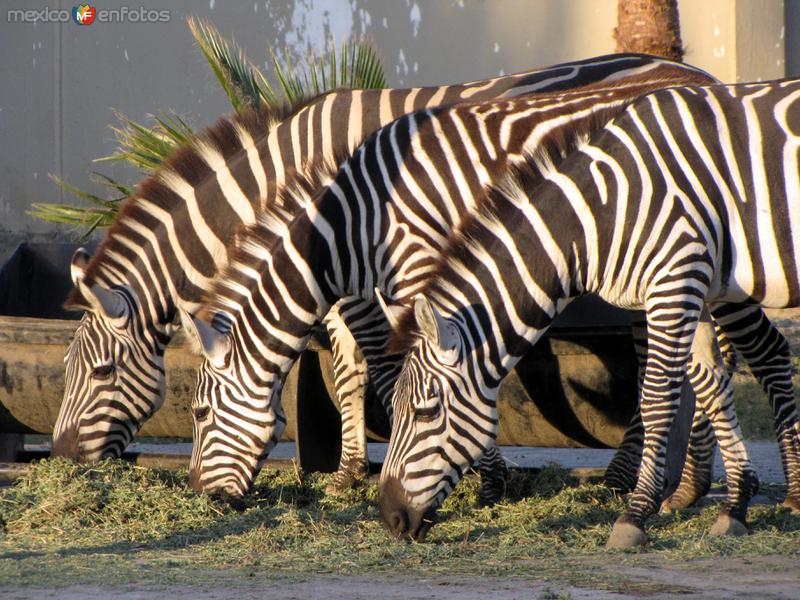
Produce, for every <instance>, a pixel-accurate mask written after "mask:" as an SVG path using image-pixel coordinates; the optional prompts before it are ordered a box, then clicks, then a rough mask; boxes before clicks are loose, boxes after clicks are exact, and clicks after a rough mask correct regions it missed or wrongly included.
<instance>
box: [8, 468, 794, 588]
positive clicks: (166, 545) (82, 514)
mask: <svg viewBox="0 0 800 600" xmlns="http://www.w3.org/2000/svg"><path fill="white" fill-rule="evenodd" d="M328 481H329V476H327V475H316V474H314V475H308V476H305V477H304V478H303V480H302V481H300V478H299V477H298V475H297V474H296V473H294V472H292V471H289V470H282V471H266V472H264V473H262V474H261V475H260V476H259V478H258V479H257V481H256V486H255V489H254V490H253V493H252V494H250V495H249V496H248V497H247V499H246V503H245V504H246V507H245V509H244V510H243V511H242V512H236V511H234V510H232V509H230V508H229V507H227V506H226V505H224V504H221V503H218V502H215V501H213V500H210V499H209V498H207V497H205V496H198V495H196V494H194V493H193V492H192V491H191V490H190V489H189V488H188V487H187V476H186V472H185V471H183V472H169V471H161V470H152V469H145V468H142V467H136V466H131V465H128V464H125V463H123V462H120V461H106V462H103V463H100V464H98V465H94V466H83V465H76V464H75V463H72V462H68V461H63V460H50V461H45V462H42V463H39V464H37V465H35V466H34V468H33V469H31V472H30V473H29V474H28V475H27V476H26V477H25V478H24V479H22V480H21V481H20V482H19V483H18V484H17V485H16V486H14V487H11V488H7V489H3V490H0V518H2V519H3V521H4V522H5V533H4V534H2V535H0V585H7V584H10V583H13V584H14V585H48V584H51V585H53V584H58V585H64V584H66V583H75V584H92V583H107V582H108V581H113V582H114V583H115V584H117V585H121V584H124V583H126V582H137V583H146V584H159V585H161V584H187V585H203V584H211V583H214V582H218V581H219V578H220V577H226V578H233V579H234V580H236V582H237V585H242V580H241V579H240V578H244V582H245V583H246V581H248V580H253V578H255V580H258V581H263V580H264V578H267V579H270V578H275V577H287V576H289V577H304V576H308V575H310V574H315V573H335V574H343V575H348V574H363V573H365V572H369V573H375V574H379V573H384V574H391V573H396V572H397V569H398V568H399V569H401V570H402V571H401V572H408V573H418V574H421V573H424V574H426V575H434V574H472V575H478V576H482V575H498V576H507V577H533V576H536V577H538V578H542V577H547V576H548V574H550V575H553V576H558V577H559V578H560V579H561V580H563V579H564V578H565V577H566V579H567V580H568V581H569V582H571V583H573V584H576V585H580V584H581V583H583V584H587V582H589V581H590V582H591V583H592V585H600V584H602V585H605V586H606V587H609V588H612V589H613V588H615V586H617V584H616V583H614V582H613V581H611V580H609V581H607V582H605V583H604V582H603V581H600V582H599V583H598V581H597V574H596V573H595V572H594V571H595V569H594V567H593V561H596V560H597V559H598V557H606V556H607V551H606V550H605V548H604V545H605V541H606V539H607V537H608V535H609V533H610V531H611V525H612V523H613V521H614V519H615V517H616V516H617V515H618V514H619V512H620V511H621V510H622V509H623V508H624V505H625V501H624V498H621V497H618V496H615V495H614V494H613V493H612V492H610V491H609V490H607V489H605V488H603V487H601V486H598V485H577V484H576V483H575V482H574V481H573V480H572V479H571V478H570V477H569V474H568V473H567V472H566V471H563V470H561V469H558V468H555V467H549V468H546V469H543V470H542V471H540V472H538V473H530V472H520V471H512V473H511V478H510V480H509V488H508V491H509V493H508V498H507V499H506V500H505V501H503V502H502V503H500V504H499V505H497V506H495V507H492V508H483V509H477V508H474V505H475V500H476V498H477V493H478V487H479V485H478V480H477V478H475V477H469V478H467V479H466V480H465V481H464V482H463V483H462V484H461V485H459V487H458V490H457V492H456V493H455V494H453V496H452V497H451V498H449V499H448V501H447V502H446V503H445V505H444V507H443V508H442V510H441V520H440V523H439V524H438V525H437V526H436V527H434V528H433V529H432V530H431V533H430V535H429V540H428V542H426V543H423V544H420V543H411V542H405V541H398V540H394V539H391V538H389V537H388V535H387V534H386V532H385V530H384V529H383V527H382V526H381V524H380V520H379V516H378V508H377V489H376V486H375V485H365V486H362V487H360V488H358V489H355V490H351V491H349V492H348V493H346V494H344V495H342V496H339V497H332V496H328V495H326V494H325V493H324V488H325V485H326V484H327V482H328ZM716 515H717V508H716V507H714V506H710V507H706V508H702V509H691V510H687V511H682V512H678V513H675V514H672V515H665V516H657V517H654V518H653V519H652V520H651V526H650V528H649V531H648V533H649V535H650V538H651V541H650V544H649V545H648V548H647V549H646V550H645V551H642V552H639V553H636V552H634V553H621V554H619V556H620V557H625V560H633V561H636V560H639V559H640V558H642V557H651V558H652V557H653V556H654V555H660V556H663V557H664V559H665V560H685V559H688V558H696V557H720V556H734V555H736V556H752V555H770V554H776V553H779V554H784V555H791V556H798V557H800V517H798V516H796V515H792V514H790V513H789V512H788V511H787V510H785V509H782V508H780V507H776V506H765V505H760V506H755V507H753V509H752V510H751V516H750V521H751V527H752V529H753V534H752V535H750V536H747V537H745V538H739V539H730V540H728V539H716V538H711V537H710V536H708V535H707V532H708V530H709V528H710V527H711V525H712V523H713V522H714V519H715V518H716ZM65 582H66V583H65Z"/></svg>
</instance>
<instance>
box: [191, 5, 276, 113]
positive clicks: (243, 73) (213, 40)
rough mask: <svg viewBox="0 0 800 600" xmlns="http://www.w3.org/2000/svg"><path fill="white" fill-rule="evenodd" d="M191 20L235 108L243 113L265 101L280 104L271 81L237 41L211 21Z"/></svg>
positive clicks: (200, 43)
mask: <svg viewBox="0 0 800 600" xmlns="http://www.w3.org/2000/svg"><path fill="white" fill-rule="evenodd" d="M188 23H189V29H190V30H191V32H192V36H193V37H194V39H195V42H197V46H198V47H199V48H200V52H202V54H203V56H204V57H205V59H206V61H207V62H208V64H209V66H210V67H211V70H212V71H213V73H214V75H215V76H216V78H217V81H219V84H220V86H221V87H222V90H223V91H224V92H225V94H226V95H227V96H228V99H229V100H230V103H231V106H232V107H233V110H235V111H236V112H237V113H241V112H242V111H244V110H245V109H247V108H248V107H254V108H258V107H259V106H261V102H262V101H266V102H267V103H268V104H276V103H277V101H278V100H277V96H276V95H275V92H274V91H273V89H272V87H271V86H270V85H269V82H267V80H266V79H265V78H264V75H263V74H262V73H261V71H259V69H258V67H256V66H255V65H254V64H253V63H251V62H250V60H249V59H248V58H247V57H246V56H245V54H244V52H243V51H242V49H241V48H240V47H239V46H238V45H237V44H236V43H235V42H233V41H228V40H226V39H225V38H224V37H222V35H221V34H220V33H219V31H218V30H217V29H216V28H215V27H214V26H213V25H211V24H210V23H208V22H207V21H203V20H201V19H195V18H194V17H189V18H188Z"/></svg>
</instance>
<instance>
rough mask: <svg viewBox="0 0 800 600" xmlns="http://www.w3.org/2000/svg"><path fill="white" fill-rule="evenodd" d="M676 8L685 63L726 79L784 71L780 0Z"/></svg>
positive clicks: (723, 0)
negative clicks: (678, 12)
mask: <svg viewBox="0 0 800 600" xmlns="http://www.w3.org/2000/svg"><path fill="white" fill-rule="evenodd" d="M679 11H680V17H681V30H682V37H683V42H684V46H685V47H686V57H685V60H686V62H689V63H691V64H694V65H697V66H698V67H701V68H704V69H706V70H707V71H709V72H710V73H712V74H713V75H715V76H716V77H719V78H720V79H721V80H722V81H724V82H727V83H733V82H741V81H757V80H767V79H777V78H780V77H783V76H784V75H785V66H786V60H785V59H786V54H785V48H784V39H785V28H784V3H783V0H702V1H698V0H680V1H679ZM794 16H795V17H796V16H797V15H794ZM789 17H790V18H792V15H789Z"/></svg>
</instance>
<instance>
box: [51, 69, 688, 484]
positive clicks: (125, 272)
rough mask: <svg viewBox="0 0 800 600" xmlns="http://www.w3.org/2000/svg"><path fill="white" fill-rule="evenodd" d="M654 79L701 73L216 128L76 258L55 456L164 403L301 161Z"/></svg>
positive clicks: (346, 385)
mask: <svg viewBox="0 0 800 600" xmlns="http://www.w3.org/2000/svg"><path fill="white" fill-rule="evenodd" d="M662 71H663V72H664V73H665V76H668V75H669V73H670V72H673V73H674V72H677V73H683V72H689V73H694V72H696V71H695V70H694V69H692V68H690V67H683V66H682V65H677V64H675V63H670V62H669V61H664V60H662V59H657V58H655V57H649V56H642V55H611V56H605V57H599V58H594V59H589V60H583V61H577V62H572V63H566V64H561V65H556V66H554V67H550V68H547V69H540V70H535V71H531V72H527V73H520V74H517V75H511V76H506V77H500V78H496V79H490V80H485V81H478V82H473V83H468V84H461V85H452V86H441V87H428V88H414V89H398V90H358V91H336V92H331V93H327V94H323V95H321V96H319V97H317V98H314V99H311V100H310V101H308V102H305V103H302V104H300V105H296V106H293V107H289V108H287V109H286V110H284V111H278V112H275V113H266V114H260V115H246V116H244V117H241V118H232V119H222V120H220V121H219V122H218V123H217V124H216V125H215V126H214V127H212V128H210V129H209V130H207V131H206V132H205V133H204V134H203V135H201V136H199V137H198V138H197V139H196V140H194V141H193V142H191V143H189V144H187V145H186V146H184V147H183V148H181V149H180V150H179V151H177V152H176V153H175V155H173V156H172V157H171V158H170V159H169V160H168V161H166V163H165V165H164V166H163V168H161V169H160V170H159V172H158V173H157V174H156V175H155V176H153V177H151V178H149V179H147V180H145V181H144V182H143V183H142V184H141V185H140V186H139V188H138V190H137V192H136V194H135V195H134V196H133V197H132V198H131V199H130V200H128V201H127V202H126V203H125V205H124V207H123V208H122V210H121V212H120V216H119V217H118V219H117V220H116V223H115V224H114V226H113V227H112V228H111V230H110V231H109V232H108V234H107V236H106V238H105V240H104V241H103V243H102V245H101V246H100V248H99V249H98V251H97V253H96V254H95V256H94V257H90V256H89V255H88V254H86V253H85V252H84V251H82V250H79V251H78V252H76V254H75V256H74V257H73V261H72V277H73V281H74V283H75V287H74V289H73V291H72V293H71V295H70V297H69V299H68V302H67V305H68V306H70V307H72V308H75V309H78V310H85V311H86V313H85V315H84V316H83V318H82V320H81V322H80V325H79V327H78V330H77V332H76V335H75V338H74V340H73V341H72V343H71V345H70V348H69V350H68V353H67V356H66V389H65V393H64V400H63V402H62V406H61V410H60V413H59V417H58V420H57V423H56V426H55V429H54V432H53V453H54V454H55V455H61V456H69V457H72V458H77V459H82V460H97V459H100V458H102V457H106V456H119V455H120V454H121V453H122V451H123V450H124V448H125V447H126V446H127V445H128V444H129V443H130V442H131V440H132V439H133V437H134V435H135V434H136V432H137V431H138V430H139V428H140V427H141V425H142V424H143V423H144V421H146V420H147V419H148V418H149V417H150V416H151V415H152V414H153V413H154V412H155V411H156V410H158V409H159V407H160V406H161V405H162V404H163V401H164V393H165V384H164V356H163V355H164V349H165V347H166V345H167V344H168V343H169V341H170V340H171V339H172V337H173V335H174V333H175V331H176V330H177V328H178V325H179V324H180V323H181V322H182V320H183V319H184V318H185V316H186V315H187V314H191V313H194V312H195V311H196V310H197V308H198V307H199V300H200V296H201V289H202V288H203V287H204V286H206V285H207V284H208V282H210V281H213V279H214V278H215V277H216V276H217V274H218V272H219V270H220V268H221V267H222V265H224V264H225V263H226V262H227V255H228V252H229V249H228V248H227V245H228V242H229V241H230V240H232V239H233V238H234V234H235V232H236V230H237V228H238V227H239V226H240V225H241V224H243V223H244V224H248V223H252V222H253V221H254V219H255V214H256V210H257V208H259V207H263V206H267V205H269V204H271V203H272V202H273V200H274V199H275V198H276V196H277V192H278V190H279V189H280V188H281V187H282V186H283V184H284V182H285V181H286V180H287V179H288V180H290V179H291V178H292V176H293V175H292V174H293V173H294V172H295V171H298V170H302V169H303V167H304V165H305V164H306V163H307V162H308V161H309V160H311V159H319V158H323V159H324V158H328V159H330V157H331V156H333V154H334V153H341V152H343V151H347V150H352V149H353V148H354V147H355V146H356V145H358V143H360V141H361V140H362V139H364V138H365V137H366V136H367V135H368V134H369V133H370V132H372V131H374V130H375V129H377V128H378V127H380V126H381V125H383V124H385V123H388V122H390V121H391V120H392V119H394V118H396V117H398V116H399V115H401V114H404V113H406V112H408V111H410V110H415V109H419V108H423V107H428V106H434V105H438V104H447V103H452V102H457V101H464V100H471V101H473V100H481V99H488V98H496V97H503V96H513V95H518V94H522V93H528V92H536V91H550V90H560V89H566V88H571V87H576V86H580V85H585V84H589V83H592V82H596V81H604V80H615V79H619V78H624V77H626V76H630V75H635V74H637V73H641V72H652V73H654V74H657V73H659V72H662ZM336 308H338V307H336ZM336 308H335V309H334V311H335V310H336ZM342 323H343V319H342V318H339V316H337V313H336V312H334V314H333V315H332V316H331V318H330V319H329V321H328V322H327V326H328V329H329V332H331V334H332V335H331V337H332V339H333V344H334V347H333V351H334V354H336V355H337V357H336V363H337V367H338V368H337V369H336V371H335V376H336V380H335V382H336V387H337V395H338V400H339V404H340V406H341V407H342V420H343V430H344V433H343V437H344V443H343V451H342V458H341V464H340V469H339V472H338V473H337V478H338V479H335V481H339V482H341V484H342V485H346V484H347V482H348V481H350V480H352V479H353V478H356V477H359V476H360V475H361V474H362V473H363V471H364V460H365V459H364V457H365V453H366V444H365V439H364V433H363V400H362V399H359V398H358V395H359V394H363V385H364V372H365V369H364V368H363V367H362V366H360V365H359V364H357V363H356V362H355V360H354V358H353V355H354V352H353V348H354V346H355V343H354V341H353V340H352V338H351V337H350V336H349V334H348V333H347V331H346V329H344V327H343V326H342ZM359 423H360V425H359Z"/></svg>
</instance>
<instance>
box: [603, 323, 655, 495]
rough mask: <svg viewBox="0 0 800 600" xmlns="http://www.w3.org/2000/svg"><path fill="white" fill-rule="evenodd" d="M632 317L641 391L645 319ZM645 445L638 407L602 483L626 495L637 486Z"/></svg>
mask: <svg viewBox="0 0 800 600" xmlns="http://www.w3.org/2000/svg"><path fill="white" fill-rule="evenodd" d="M633 315H634V316H632V318H631V335H632V337H633V348H634V351H635V352H636V360H637V361H638V369H637V374H638V378H637V382H636V384H637V389H638V393H639V394H641V392H642V379H643V378H644V366H645V364H646V363H647V322H646V321H645V320H644V313H643V312H641V311H636V312H635V313H633ZM643 443H644V429H642V413H641V411H640V410H639V406H638V405H637V406H636V411H635V412H634V413H633V417H632V418H631V422H630V425H628V428H627V429H626V430H625V435H624V436H623V438H622V443H621V444H620V446H619V448H617V451H616V452H615V453H614V458H612V459H611V462H610V463H609V464H608V467H606V472H605V474H604V475H603V484H604V485H606V486H607V487H609V488H611V489H612V490H616V491H618V492H621V493H623V494H627V493H628V492H630V491H631V490H633V488H634V486H635V485H636V477H637V475H638V473H639V463H640V462H641V461H642V444H643Z"/></svg>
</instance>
